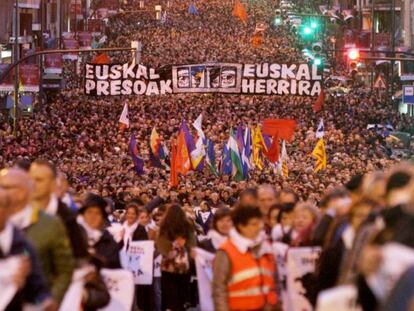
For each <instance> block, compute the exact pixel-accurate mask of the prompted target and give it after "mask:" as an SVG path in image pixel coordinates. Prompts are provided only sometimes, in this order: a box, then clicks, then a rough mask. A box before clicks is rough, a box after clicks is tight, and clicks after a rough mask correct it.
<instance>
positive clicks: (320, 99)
mask: <svg viewBox="0 0 414 311" xmlns="http://www.w3.org/2000/svg"><path fill="white" fill-rule="evenodd" d="M324 102H325V92H324V91H323V89H322V90H321V92H320V94H319V96H318V99H317V100H316V102H315V104H314V105H313V111H314V112H318V111H321V110H322V105H323V103H324Z"/></svg>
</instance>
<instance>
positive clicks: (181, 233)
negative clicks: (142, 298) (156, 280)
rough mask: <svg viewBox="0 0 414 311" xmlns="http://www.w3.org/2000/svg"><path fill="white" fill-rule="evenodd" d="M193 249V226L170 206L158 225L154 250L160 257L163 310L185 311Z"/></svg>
mask: <svg viewBox="0 0 414 311" xmlns="http://www.w3.org/2000/svg"><path fill="white" fill-rule="evenodd" d="M195 245H196V237H195V233H194V226H193V225H192V223H191V222H190V221H189V220H188V219H187V217H186V215H185V213H184V211H183V209H182V208H181V206H179V205H177V204H171V205H169V206H167V211H166V213H165V215H164V216H163V218H162V220H161V224H160V230H159V235H158V238H157V240H156V246H157V249H158V251H159V252H160V253H161V255H162V256H163V257H162V261H161V273H162V275H161V295H162V310H171V311H181V310H185V308H184V304H185V303H186V296H187V293H188V290H189V283H190V274H189V271H190V256H189V254H190V251H191V248H192V247H194V246H195Z"/></svg>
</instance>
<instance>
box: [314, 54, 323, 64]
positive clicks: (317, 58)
mask: <svg viewBox="0 0 414 311" xmlns="http://www.w3.org/2000/svg"><path fill="white" fill-rule="evenodd" d="M313 64H314V65H316V66H320V65H322V58H321V57H320V55H315V57H314V58H313Z"/></svg>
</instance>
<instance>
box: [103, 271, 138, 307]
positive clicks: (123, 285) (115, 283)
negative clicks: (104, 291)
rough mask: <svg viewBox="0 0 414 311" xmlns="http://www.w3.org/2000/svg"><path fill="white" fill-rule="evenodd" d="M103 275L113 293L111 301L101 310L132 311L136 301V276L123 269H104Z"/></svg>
mask: <svg viewBox="0 0 414 311" xmlns="http://www.w3.org/2000/svg"><path fill="white" fill-rule="evenodd" d="M101 276H102V278H103V280H104V282H105V284H106V287H107V288H108V290H109V294H110V295H111V301H110V302H109V305H107V306H106V307H105V308H102V309H100V310H101V311H130V310H131V308H132V303H133V302H134V294H135V286H134V276H133V275H132V273H131V272H130V271H126V270H122V269H102V270H101Z"/></svg>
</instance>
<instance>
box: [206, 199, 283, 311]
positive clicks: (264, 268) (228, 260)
mask: <svg viewBox="0 0 414 311" xmlns="http://www.w3.org/2000/svg"><path fill="white" fill-rule="evenodd" d="M232 219H233V224H234V228H233V229H232V230H231V231H230V235H229V239H228V240H227V241H226V242H224V243H223V244H222V245H221V247H220V248H219V250H218V252H217V255H216V258H215V260H214V266H213V300H214V308H215V310H216V311H230V310H231V311H242V310H243V311H244V310H246V311H247V310H249V311H250V310H266V311H267V310H276V304H277V296H276V288H275V260H274V257H273V254H272V250H271V246H270V244H269V243H268V242H267V241H266V236H265V234H264V231H263V218H262V214H261V212H260V210H259V209H258V208H257V207H252V206H239V207H237V208H236V209H234V210H233V212H232Z"/></svg>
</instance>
